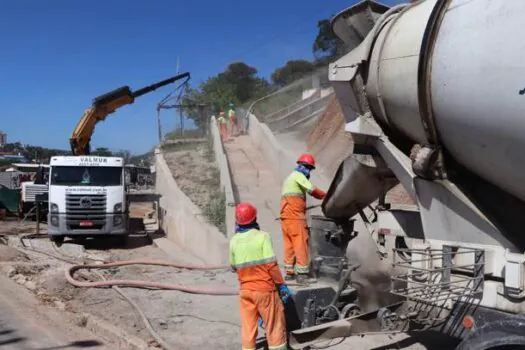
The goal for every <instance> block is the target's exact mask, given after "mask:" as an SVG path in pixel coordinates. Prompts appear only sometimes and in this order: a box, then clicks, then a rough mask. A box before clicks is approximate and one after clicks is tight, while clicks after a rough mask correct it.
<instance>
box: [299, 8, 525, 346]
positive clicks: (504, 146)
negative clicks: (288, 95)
mask: <svg viewBox="0 0 525 350" xmlns="http://www.w3.org/2000/svg"><path fill="white" fill-rule="evenodd" d="M524 21H525V1H523V0H423V1H414V2H411V3H410V4H404V5H399V6H394V7H392V8H390V7H388V6H385V5H382V4H380V3H377V2H375V1H369V0H366V1H361V2H360V3H358V4H356V5H355V6H352V7H350V8H348V9H346V10H344V11H342V12H341V13H339V14H337V15H336V16H335V17H334V18H333V19H332V29H333V31H334V33H335V34H336V35H337V36H338V37H339V38H340V39H341V40H342V41H343V42H344V43H345V44H346V46H348V47H349V48H350V49H351V50H350V51H349V53H348V54H346V55H345V56H343V57H342V58H340V59H339V60H337V61H336V62H334V63H332V64H331V65H330V67H329V78H330V80H331V83H332V86H333V88H334V91H335V94H336V97H337V99H338V102H339V104H340V105H341V108H342V110H343V114H344V118H345V123H346V125H345V131H346V132H348V133H350V134H351V136H352V138H353V142H354V149H353V154H352V155H351V156H349V157H348V158H347V159H345V160H344V161H343V163H342V164H341V165H340V166H339V169H338V170H337V173H336V174H335V177H334V178H333V180H332V183H331V185H330V188H329V190H328V193H327V196H326V198H325V199H324V201H323V204H322V210H323V214H324V215H322V216H312V217H311V218H310V219H311V222H310V228H311V240H310V241H311V250H312V256H313V260H312V270H313V271H314V272H315V273H316V275H317V276H318V279H319V282H320V283H322V282H325V283H324V286H323V287H311V288H306V289H302V290H299V291H298V292H297V295H296V296H295V298H294V303H295V307H296V311H297V313H296V315H297V320H296V325H295V327H292V329H291V330H292V332H291V340H290V344H291V346H292V347H293V348H304V347H307V346H310V345H312V344H314V343H316V342H319V341H321V340H326V339H333V338H339V337H351V336H356V335H359V336H362V335H366V334H370V333H372V334H377V333H378V332H380V333H397V332H407V331H422V330H425V331H426V330H428V331H438V332H441V333H444V334H447V335H449V336H452V337H454V338H456V339H457V344H458V345H457V346H458V348H459V349H489V348H490V349H494V348H502V347H504V346H509V345H513V346H525V255H524V251H525V231H524V228H523V227H524V226H525V224H524V220H525V43H524V41H523V37H524V36H525V26H524V25H523V23H524ZM399 183H401V184H402V185H403V187H404V188H405V189H406V191H407V192H408V193H409V194H410V195H411V197H412V198H413V199H414V201H415V203H416V204H415V205H403V206H400V205H395V204H392V203H389V202H388V200H386V199H385V198H386V197H385V195H386V193H387V192H388V191H389V190H390V189H391V188H392V187H393V186H395V185H397V184H399ZM520 348H521V347H520Z"/></svg>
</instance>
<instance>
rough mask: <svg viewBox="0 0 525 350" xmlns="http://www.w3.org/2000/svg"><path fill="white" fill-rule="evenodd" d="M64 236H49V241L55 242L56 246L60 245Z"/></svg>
mask: <svg viewBox="0 0 525 350" xmlns="http://www.w3.org/2000/svg"><path fill="white" fill-rule="evenodd" d="M64 238H65V237H64V236H50V237H49V239H50V240H51V242H53V243H55V244H56V246H57V247H60V246H61V245H62V244H63V243H64Z"/></svg>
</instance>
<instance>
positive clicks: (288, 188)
mask: <svg viewBox="0 0 525 350" xmlns="http://www.w3.org/2000/svg"><path fill="white" fill-rule="evenodd" d="M306 194H309V195H311V196H313V197H315V198H317V199H323V198H324V196H325V193H324V192H323V191H321V190H320V189H318V188H317V187H315V186H314V185H312V183H311V182H310V180H308V178H307V177H306V176H305V175H304V174H303V173H301V172H299V171H297V170H294V171H293V172H292V173H291V174H290V175H288V177H287V178H286V180H284V183H283V187H282V193H281V195H282V197H281V198H282V199H281V219H301V220H302V219H305V212H306Z"/></svg>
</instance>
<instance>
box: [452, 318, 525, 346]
mask: <svg viewBox="0 0 525 350" xmlns="http://www.w3.org/2000/svg"><path fill="white" fill-rule="evenodd" d="M523 329H525V320H524V319H522V318H521V317H519V316H513V317H509V318H507V319H504V320H500V321H498V322H490V323H487V324H485V325H483V326H482V327H480V328H478V329H476V330H475V331H474V332H472V333H471V335H470V336H468V337H467V338H465V340H463V341H462V342H461V343H460V344H459V345H458V346H457V347H456V350H489V349H490V350H496V349H501V350H503V349H505V350H510V349H525V334H524V332H523Z"/></svg>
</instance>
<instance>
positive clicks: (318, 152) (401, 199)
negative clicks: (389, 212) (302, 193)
mask: <svg viewBox="0 0 525 350" xmlns="http://www.w3.org/2000/svg"><path fill="white" fill-rule="evenodd" d="M344 127H345V120H344V117H343V112H342V110H341V106H340V105H339V102H337V99H336V98H335V97H333V99H332V101H331V102H330V103H329V105H328V107H327V108H326V110H325V112H324V113H323V115H322V116H321V118H320V119H319V120H318V121H317V124H316V125H315V127H314V128H312V130H311V132H310V134H309V135H308V138H307V145H308V149H309V150H310V151H311V152H312V153H313V154H315V156H316V159H317V161H318V162H319V164H320V165H321V167H322V168H323V171H325V173H326V174H327V175H329V176H333V175H335V173H336V171H337V168H338V167H339V164H341V162H342V161H343V160H344V159H345V158H346V157H348V156H349V155H351V154H352V152H353V145H354V143H353V141H352V136H351V135H350V134H349V133H347V132H345V131H344ZM387 201H388V202H390V203H395V204H415V201H414V199H412V197H411V196H410V195H409V194H408V193H407V192H406V191H405V189H404V187H403V186H402V185H401V184H399V185H397V186H396V187H394V188H393V189H391V190H390V191H389V192H388V193H387Z"/></svg>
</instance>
